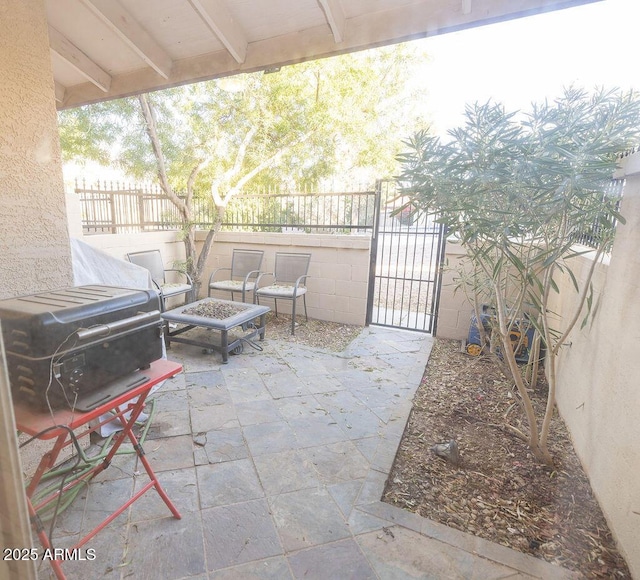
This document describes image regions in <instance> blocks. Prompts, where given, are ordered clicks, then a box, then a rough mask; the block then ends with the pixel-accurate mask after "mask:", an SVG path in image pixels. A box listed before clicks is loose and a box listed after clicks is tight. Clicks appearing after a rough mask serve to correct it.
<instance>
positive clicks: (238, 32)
mask: <svg viewBox="0 0 640 580" xmlns="http://www.w3.org/2000/svg"><path fill="white" fill-rule="evenodd" d="M189 3H190V4H191V6H193V9H194V10H195V11H196V12H197V13H198V14H199V16H200V18H202V20H204V22H205V23H206V24H207V26H208V27H209V28H210V29H211V31H212V32H213V33H214V34H215V35H216V36H217V37H218V39H219V40H220V42H222V44H224V46H225V48H226V49H227V50H228V51H229V52H230V53H231V56H233V58H234V60H235V61H236V62H237V63H240V64H242V63H243V62H244V61H245V59H246V58H247V46H248V45H249V43H248V41H247V38H246V35H245V33H244V31H243V30H242V28H241V27H240V26H239V25H238V23H237V22H236V21H235V20H234V18H233V16H232V15H231V13H230V12H229V9H228V8H227V5H226V4H225V3H224V1H223V0H189Z"/></svg>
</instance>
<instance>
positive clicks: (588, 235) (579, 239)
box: [574, 179, 625, 250]
mask: <svg viewBox="0 0 640 580" xmlns="http://www.w3.org/2000/svg"><path fill="white" fill-rule="evenodd" d="M624 184H625V180H624V179H612V180H611V181H610V182H609V185H608V186H607V187H606V188H605V190H604V192H603V193H602V195H603V196H605V198H606V197H609V198H612V199H615V200H617V201H616V209H619V208H620V202H621V201H622V191H623V190H624ZM615 223H616V221H615V220H614V225H615ZM602 229H603V226H602V223H601V222H600V221H599V220H596V221H595V222H594V223H592V224H587V225H586V227H585V228H582V229H581V231H580V232H579V233H576V235H575V236H574V241H575V242H576V243H577V244H582V245H583V246H587V247H589V248H598V247H599V246H600V243H601V240H602ZM612 243H613V241H612V240H611V241H610V244H612ZM610 249H611V248H607V250H610Z"/></svg>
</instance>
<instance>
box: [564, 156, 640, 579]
mask: <svg viewBox="0 0 640 580" xmlns="http://www.w3.org/2000/svg"><path fill="white" fill-rule="evenodd" d="M627 174H628V177H627V184H626V187H625V190H624V198H623V202H622V214H623V215H624V216H625V218H626V220H627V223H626V224H625V225H620V226H619V228H618V233H617V236H616V241H615V245H614V248H613V252H612V254H611V260H610V263H609V266H608V267H607V266H606V265H603V266H600V267H599V268H598V271H597V273H596V277H595V279H594V287H595V295H594V308H595V316H594V317H593V319H592V321H591V322H590V324H589V325H588V328H585V329H584V330H583V331H578V332H576V333H575V334H573V335H572V336H571V338H570V345H567V346H566V347H564V348H563V349H562V352H561V356H560V360H559V365H558V368H559V370H560V372H559V375H558V408H559V410H560V413H561V415H562V417H563V418H564V420H565V423H566V424H567V427H568V428H569V430H570V432H571V435H572V438H573V441H574V446H575V449H576V452H577V453H578V455H579V457H580V459H581V461H582V463H583V465H584V467H585V470H586V472H587V473H588V475H589V479H590V481H591V487H592V489H593V491H594V493H595V495H596V497H597V498H598V501H599V502H600V505H601V507H602V509H603V511H604V513H605V516H606V517H607V520H608V522H609V526H610V528H611V530H612V532H613V534H614V536H615V537H616V539H617V541H618V544H619V546H620V548H621V550H622V552H623V553H624V556H625V558H626V560H627V563H628V564H629V567H630V568H631V572H632V575H633V577H634V578H640V551H639V550H638V547H640V483H639V480H640V415H639V414H640V381H639V379H638V377H640V357H638V345H639V344H640V252H639V249H640V154H638V153H636V154H635V155H633V156H632V157H630V158H629V159H628V162H627ZM588 266H589V263H588V260H587V259H585V260H584V264H583V269H582V272H581V274H580V275H581V276H584V275H585V273H586V269H587V268H588ZM564 285H565V286H566V288H567V290H566V291H564V292H562V295H563V297H564V299H563V302H560V303H557V304H555V305H552V308H558V309H559V311H560V313H562V312H567V311H568V310H569V307H570V305H571V303H572V302H573V301H574V300H575V292H573V291H572V290H571V289H572V285H571V282H570V281H569V280H565V284H564Z"/></svg>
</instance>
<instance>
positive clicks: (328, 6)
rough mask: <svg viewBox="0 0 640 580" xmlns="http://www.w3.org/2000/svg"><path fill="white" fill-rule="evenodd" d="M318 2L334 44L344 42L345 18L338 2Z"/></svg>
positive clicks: (325, 0) (334, 0)
mask: <svg viewBox="0 0 640 580" xmlns="http://www.w3.org/2000/svg"><path fill="white" fill-rule="evenodd" d="M318 2H319V3H320V6H322V10H324V14H325V17H326V19H327V23H328V24H329V27H330V28H331V32H332V33H333V38H334V39H335V41H336V43H339V42H342V41H343V40H344V28H345V25H346V18H345V16H344V10H343V9H342V5H341V4H340V0H318Z"/></svg>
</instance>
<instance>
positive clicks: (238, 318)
mask: <svg viewBox="0 0 640 580" xmlns="http://www.w3.org/2000/svg"><path fill="white" fill-rule="evenodd" d="M269 310H271V309H270V308H269V307H268V306H260V305H258V304H246V303H244V302H232V301H231V300H219V299H216V298H204V299H203V300H198V301H197V302H194V303H192V304H187V305H186V306H180V307H178V308H174V309H173V310H169V311H168V312H163V313H162V318H164V320H166V321H167V322H173V323H176V324H179V325H180V326H179V327H178V328H177V329H176V330H169V329H167V332H166V334H165V340H166V343H167V347H170V346H171V342H172V341H173V342H181V343H185V344H191V345H194V346H200V347H202V348H203V349H205V351H207V352H210V351H214V350H215V351H218V352H221V353H222V362H225V363H226V362H228V360H229V353H230V352H236V353H239V352H242V348H243V345H244V342H246V341H250V340H251V339H252V338H254V337H256V336H259V338H260V340H264V333H265V321H266V316H267V312H269ZM257 319H259V321H258V322H256V320H257ZM236 327H240V328H241V329H242V332H243V334H242V335H240V336H238V337H235V338H233V337H232V339H231V340H229V331H230V330H231V329H232V328H236ZM197 328H205V329H209V330H217V331H219V332H220V335H219V337H218V336H217V335H215V334H213V333H206V336H204V337H203V336H202V333H201V334H200V335H199V336H195V332H194V333H191V334H192V336H190V337H186V336H180V335H182V334H184V333H185V332H189V331H191V330H195V329H197ZM218 338H219V340H217V339H218Z"/></svg>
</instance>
